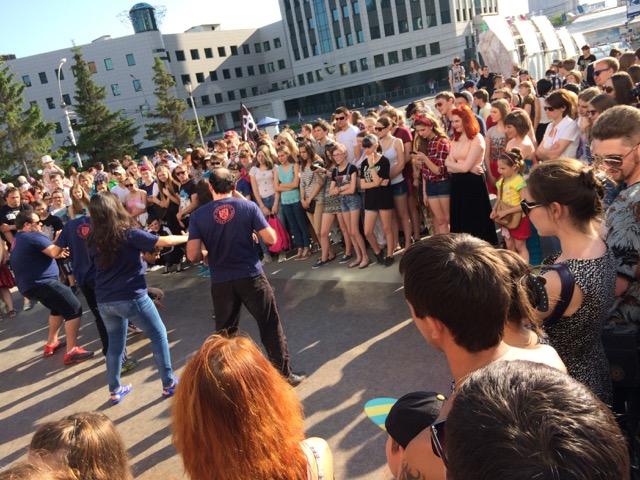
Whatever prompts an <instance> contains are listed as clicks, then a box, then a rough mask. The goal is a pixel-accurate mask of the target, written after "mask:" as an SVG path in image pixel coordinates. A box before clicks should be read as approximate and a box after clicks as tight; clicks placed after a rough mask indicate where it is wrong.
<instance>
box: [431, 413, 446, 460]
mask: <svg viewBox="0 0 640 480" xmlns="http://www.w3.org/2000/svg"><path fill="white" fill-rule="evenodd" d="M445 422H446V420H441V421H439V422H436V423H434V424H433V425H431V427H429V431H430V433H431V449H432V450H433V454H434V455H435V456H436V457H438V458H440V459H442V463H444V466H445V467H446V466H447V457H446V455H445V453H444V430H445Z"/></svg>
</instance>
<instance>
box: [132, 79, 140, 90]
mask: <svg viewBox="0 0 640 480" xmlns="http://www.w3.org/2000/svg"><path fill="white" fill-rule="evenodd" d="M133 91H134V92H141V91H142V82H140V80H138V79H137V78H135V79H134V80H133Z"/></svg>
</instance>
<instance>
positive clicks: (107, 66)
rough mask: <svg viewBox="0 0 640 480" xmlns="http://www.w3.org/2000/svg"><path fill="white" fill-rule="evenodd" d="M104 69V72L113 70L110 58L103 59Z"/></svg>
mask: <svg viewBox="0 0 640 480" xmlns="http://www.w3.org/2000/svg"><path fill="white" fill-rule="evenodd" d="M104 68H105V70H113V61H112V60H111V59H110V58H105V59H104Z"/></svg>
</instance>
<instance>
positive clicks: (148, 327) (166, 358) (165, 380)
mask: <svg viewBox="0 0 640 480" xmlns="http://www.w3.org/2000/svg"><path fill="white" fill-rule="evenodd" d="M98 309H99V310H100V315H102V320H103V321H104V326H105V327H106V329H107V335H109V348H108V349H107V382H108V383H109V391H110V392H114V391H116V390H117V389H118V388H119V387H120V369H121V367H122V364H121V362H122V354H123V353H124V349H125V346H126V343H127V323H128V320H133V321H134V322H135V324H136V326H138V327H140V328H141V329H142V331H143V332H144V334H145V335H146V336H147V338H149V340H150V341H151V351H152V352H153V359H154V360H155V362H156V366H157V367H158V372H159V373H160V377H161V378H162V386H163V388H166V387H170V386H171V385H172V384H173V381H174V378H175V377H174V376H173V369H172V368H171V355H170V354H169V342H168V341H167V330H166V329H165V327H164V323H162V319H161V318H160V314H159V313H158V309H157V308H156V306H155V304H154V303H153V301H152V300H151V299H150V298H149V295H146V294H145V295H143V296H141V297H138V298H135V299H133V300H122V301H118V302H107V303H99V304H98Z"/></svg>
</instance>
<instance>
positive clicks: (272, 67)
mask: <svg viewBox="0 0 640 480" xmlns="http://www.w3.org/2000/svg"><path fill="white" fill-rule="evenodd" d="M275 71H276V69H275V67H274V66H273V62H269V63H267V73H273V72H275Z"/></svg>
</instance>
